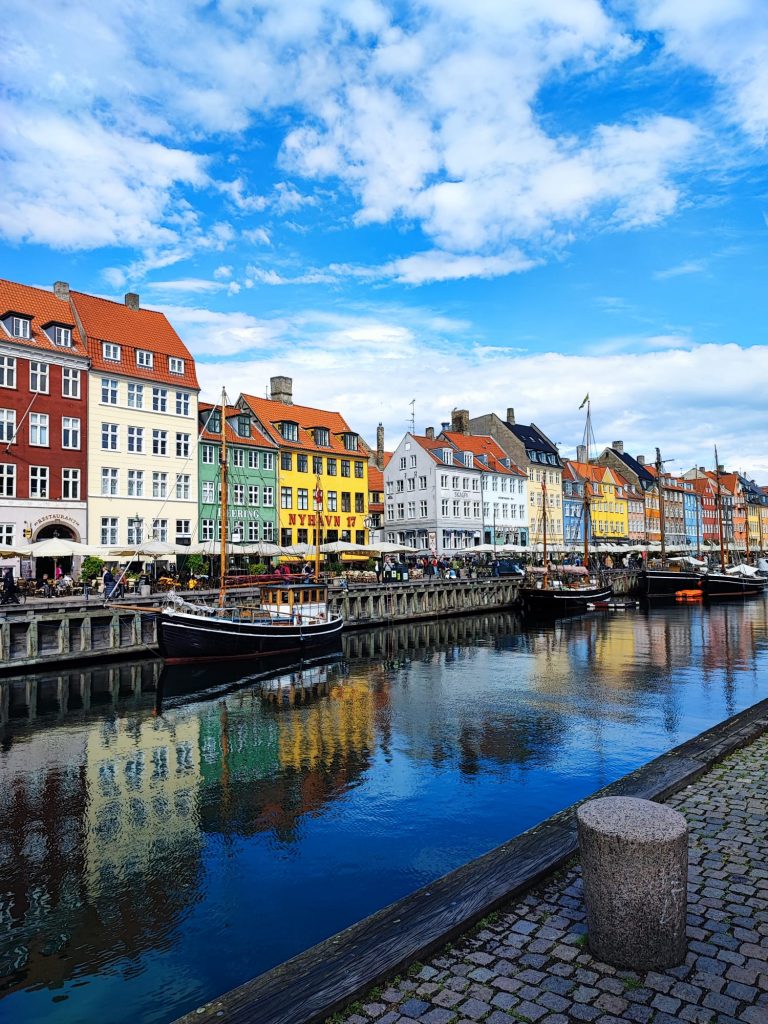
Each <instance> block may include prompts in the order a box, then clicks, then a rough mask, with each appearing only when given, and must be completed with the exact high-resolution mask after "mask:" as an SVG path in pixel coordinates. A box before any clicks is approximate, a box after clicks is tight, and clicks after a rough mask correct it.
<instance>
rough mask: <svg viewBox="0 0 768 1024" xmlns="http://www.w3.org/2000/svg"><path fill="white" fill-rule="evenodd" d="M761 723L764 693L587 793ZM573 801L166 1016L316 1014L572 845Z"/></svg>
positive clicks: (716, 756) (640, 791) (289, 1020)
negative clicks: (429, 881) (480, 853)
mask: <svg viewBox="0 0 768 1024" xmlns="http://www.w3.org/2000/svg"><path fill="white" fill-rule="evenodd" d="M766 731H768V699H767V700H763V701H760V702H759V703H758V704H755V705H753V706H752V707H750V708H747V709H746V710H744V711H742V712H739V713H738V714H737V715H734V716H733V717H732V718H729V719H726V720H725V721H724V722H721V723H719V724H718V725H716V726H713V727H712V728H710V729H708V730H706V731H705V732H703V733H701V734H699V735H698V736H695V737H693V738H692V739H690V740H686V741H685V742H684V743H682V744H680V745H679V746H677V747H675V748H673V749H672V750H670V751H668V752H667V753H665V754H662V755H660V756H659V757H657V758H654V760H653V761H650V762H649V763H648V764H646V765H643V766H642V767H640V768H637V769H635V770H634V771H632V772H630V773H629V774H628V775H625V776H623V777H622V778H621V779H618V780H616V781H615V782H613V783H610V784H609V785H608V786H605V787H603V788H602V789H600V790H598V791H597V792H595V793H593V794H592V795H591V796H590V797H587V798H585V799H592V798H593V797H597V796H619V795H621V796H635V797H641V798H644V799H649V800H659V801H663V800H665V799H666V798H668V797H669V796H671V795H672V794H674V793H676V792H679V791H680V790H681V789H684V788H685V787H686V786H689V785H691V784H692V783H693V782H695V781H696V780H697V779H698V778H700V777H701V776H702V775H704V774H705V773H706V772H707V771H708V770H709V769H710V768H711V767H712V766H713V765H715V764H717V763H718V762H719V761H721V760H723V758H725V757H727V756H728V755H729V754H731V753H734V752H735V751H737V750H739V749H741V748H742V747H745V746H748V745H749V744H750V743H752V742H753V741H754V740H756V739H757V738H758V737H759V736H760V735H762V734H763V733H764V732H766ZM583 802H584V801H579V802H577V803H575V804H573V805H571V806H570V807H568V808H565V809H564V810H562V811H560V812H558V813H557V814H555V815H553V816H552V817H550V818H547V819H546V820H545V821H543V822H541V823H540V824H539V825H536V826H534V828H532V829H529V830H528V831H527V832H524V833H522V834H521V835H519V836H517V837H516V838H514V839H512V840H510V841H509V842H507V843H504V844H502V845H501V846H499V847H497V848H496V849H494V850H491V851H490V852H489V853H486V854H484V855H483V856H481V857H478V858H477V859H475V860H473V861H470V862H469V863H468V864H465V865H463V866H462V867H460V868H457V869H455V870H454V871H452V872H450V873H449V874H447V875H444V876H443V877H442V878H440V879H437V880H435V881H434V882H433V883H432V884H430V885H427V886H424V887H422V888H421V889H419V890H417V891H416V892H414V893H412V894H410V895H409V896H406V897H403V898H402V899H400V900H398V901H397V902H395V903H392V904H390V905H389V906H388V907H385V908H383V909H382V910H380V911H377V912H376V913H375V914H372V915H371V916H369V917H367V918H365V919H363V920H362V921H359V922H357V923H356V924H353V925H350V926H349V927H348V928H346V929H345V930H343V931H341V932H338V933H337V934H336V935H333V936H331V937H329V938H328V939H325V940H323V941H322V942H320V943H318V944H317V945H315V946H313V947H311V948H310V949H308V950H305V951H304V952H303V953H300V954H298V955H297V956H295V957H293V958H291V959H290V960H287V961H286V962H285V963H283V964H279V965H278V966H277V967H274V968H272V969H271V970H269V971H267V972H265V973H264V974H261V975H259V976H258V977H256V978H254V979H252V980H251V981H248V982H245V983H244V984H242V985H240V986H238V987H237V988H234V989H231V990H230V991H229V992H227V993H225V994H224V995H222V996H221V997H219V998H217V999H215V1000H212V1001H211V1002H209V1003H206V1004H204V1005H203V1006H201V1007H199V1008H197V1009H196V1010H192V1011H191V1012H189V1013H187V1014H185V1015H183V1016H182V1017H180V1018H178V1019H177V1021H176V1022H175V1024H192V1022H193V1021H194V1022H198V1024H208V1022H214V1021H216V1022H222V1021H223V1022H227V1024H246V1022H247V1024H321V1022H322V1021H325V1020H326V1019H327V1018H328V1017H329V1016H331V1015H332V1014H334V1013H335V1012H337V1011H339V1010H341V1009H343V1008H344V1007H346V1006H348V1005H349V1004H350V1003H352V1002H354V1001H355V1000H356V999H358V998H359V997H361V996H363V995H364V994H365V993H367V992H369V991H370V990H371V989H372V988H375V987H376V986H377V985H380V984H381V983H382V982H385V981H387V980H388V979H391V978H392V977H394V976H395V975H397V974H399V973H401V972H402V971H403V970H405V969H407V968H408V967H409V966H410V965H411V964H413V963H415V962H418V961H420V960H422V959H424V958H426V957H428V956H430V955H432V954H433V953H435V952H436V951H437V950H438V949H440V948H441V947H442V946H444V945H446V944H447V943H448V942H451V941H452V940H453V939H455V938H456V937H458V936H459V935H462V934H463V933H465V932H466V931H468V930H469V929H471V928H472V927H473V926H474V925H475V924H477V922H478V921H480V920H482V919H483V918H484V917H486V916H487V915H488V914H490V913H492V912H493V911H494V910H497V909H498V908H499V907H501V906H503V905H505V904H506V903H508V902H510V901H511V900H513V899H515V898H517V897H519V896H520V895H522V894H523V893H525V892H526V891H528V890H529V889H531V888H532V887H533V886H534V885H536V884H537V883H539V882H540V881H542V880H543V879H544V878H546V877H548V876H549V875H551V874H552V873H553V872H555V871H557V870H558V869H559V868H561V867H562V866H563V865H564V864H565V863H567V862H568V861H569V860H570V859H571V858H572V857H573V856H574V854H575V853H576V852H577V849H578V843H577V838H576V820H575V810H576V807H577V806H578V805H579V803H583Z"/></svg>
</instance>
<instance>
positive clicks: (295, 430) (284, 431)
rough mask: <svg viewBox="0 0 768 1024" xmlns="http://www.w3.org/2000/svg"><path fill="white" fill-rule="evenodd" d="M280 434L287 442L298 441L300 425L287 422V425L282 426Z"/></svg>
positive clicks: (282, 424)
mask: <svg viewBox="0 0 768 1024" xmlns="http://www.w3.org/2000/svg"><path fill="white" fill-rule="evenodd" d="M280 433H281V435H282V436H283V437H284V438H285V440H286V441H298V440H299V425H298V423H292V422H291V421H290V420H286V422H285V423H281V424H280Z"/></svg>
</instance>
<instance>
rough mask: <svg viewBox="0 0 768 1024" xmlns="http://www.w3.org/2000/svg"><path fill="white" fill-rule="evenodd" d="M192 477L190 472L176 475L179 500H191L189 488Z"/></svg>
mask: <svg viewBox="0 0 768 1024" xmlns="http://www.w3.org/2000/svg"><path fill="white" fill-rule="evenodd" d="M191 480H192V477H191V476H190V475H189V473H179V474H178V476H177V477H176V498H177V500H178V501H189V488H190V483H191Z"/></svg>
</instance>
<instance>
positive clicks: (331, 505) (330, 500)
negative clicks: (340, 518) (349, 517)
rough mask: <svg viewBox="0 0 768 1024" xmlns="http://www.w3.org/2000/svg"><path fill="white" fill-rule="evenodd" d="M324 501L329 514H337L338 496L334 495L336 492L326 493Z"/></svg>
mask: <svg viewBox="0 0 768 1024" xmlns="http://www.w3.org/2000/svg"><path fill="white" fill-rule="evenodd" d="M325 501H326V507H327V509H328V511H329V512H338V509H339V507H338V504H337V502H338V495H337V494H336V491H326V493H325Z"/></svg>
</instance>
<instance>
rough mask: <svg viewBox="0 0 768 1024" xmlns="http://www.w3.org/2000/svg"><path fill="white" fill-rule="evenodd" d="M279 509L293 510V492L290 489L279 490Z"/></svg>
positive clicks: (282, 488)
mask: <svg viewBox="0 0 768 1024" xmlns="http://www.w3.org/2000/svg"><path fill="white" fill-rule="evenodd" d="M280 508H293V492H292V489H291V488H290V487H281V488H280Z"/></svg>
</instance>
